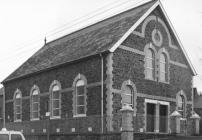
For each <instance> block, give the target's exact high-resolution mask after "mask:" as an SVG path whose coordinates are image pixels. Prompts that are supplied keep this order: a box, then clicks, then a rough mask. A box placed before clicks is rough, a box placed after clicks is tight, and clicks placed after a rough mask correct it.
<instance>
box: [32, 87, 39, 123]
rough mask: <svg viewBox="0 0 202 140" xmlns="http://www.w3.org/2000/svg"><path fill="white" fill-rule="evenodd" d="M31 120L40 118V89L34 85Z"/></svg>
mask: <svg viewBox="0 0 202 140" xmlns="http://www.w3.org/2000/svg"><path fill="white" fill-rule="evenodd" d="M30 113H31V120H38V119H39V89H38V87H36V86H34V87H33V89H32V90H31V111H30Z"/></svg>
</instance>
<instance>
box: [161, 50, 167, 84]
mask: <svg viewBox="0 0 202 140" xmlns="http://www.w3.org/2000/svg"><path fill="white" fill-rule="evenodd" d="M159 62H160V72H159V73H160V81H163V82H167V81H168V71H167V67H168V66H167V65H168V64H167V56H166V55H165V54H164V53H161V54H160V60H159Z"/></svg>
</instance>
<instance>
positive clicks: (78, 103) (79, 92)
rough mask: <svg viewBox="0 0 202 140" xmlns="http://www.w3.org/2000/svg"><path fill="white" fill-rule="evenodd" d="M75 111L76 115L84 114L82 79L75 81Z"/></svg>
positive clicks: (83, 86)
mask: <svg viewBox="0 0 202 140" xmlns="http://www.w3.org/2000/svg"><path fill="white" fill-rule="evenodd" d="M75 98H76V99H75V109H76V110H75V113H76V115H82V114H85V108H86V106H85V83H84V80H81V79H80V80H78V81H77V82H76V96H75Z"/></svg>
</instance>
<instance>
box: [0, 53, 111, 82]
mask: <svg viewBox="0 0 202 140" xmlns="http://www.w3.org/2000/svg"><path fill="white" fill-rule="evenodd" d="M108 52H109V51H108V50H106V51H102V52H100V53H95V54H91V55H87V56H84V57H81V58H79V59H75V60H70V61H67V62H64V63H59V64H57V65H54V66H51V67H48V68H45V69H41V70H38V71H35V72H30V73H28V74H25V75H20V76H16V77H14V78H11V79H7V78H8V77H7V78H6V79H5V80H3V81H2V82H1V84H4V83H7V82H10V81H14V80H18V79H22V78H26V77H29V76H32V75H34V74H39V73H42V72H46V71H50V70H53V69H56V68H58V67H61V66H65V65H70V64H72V63H77V62H80V61H83V60H86V59H90V58H92V57H96V56H98V55H100V54H105V53H108Z"/></svg>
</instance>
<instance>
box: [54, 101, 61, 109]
mask: <svg viewBox="0 0 202 140" xmlns="http://www.w3.org/2000/svg"><path fill="white" fill-rule="evenodd" d="M59 106H60V102H59V100H53V108H59Z"/></svg>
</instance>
